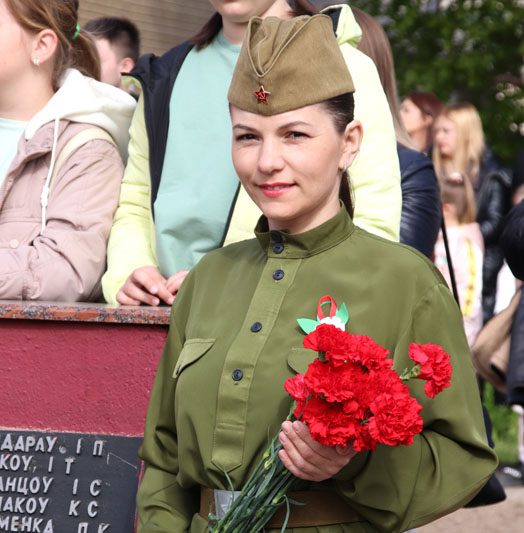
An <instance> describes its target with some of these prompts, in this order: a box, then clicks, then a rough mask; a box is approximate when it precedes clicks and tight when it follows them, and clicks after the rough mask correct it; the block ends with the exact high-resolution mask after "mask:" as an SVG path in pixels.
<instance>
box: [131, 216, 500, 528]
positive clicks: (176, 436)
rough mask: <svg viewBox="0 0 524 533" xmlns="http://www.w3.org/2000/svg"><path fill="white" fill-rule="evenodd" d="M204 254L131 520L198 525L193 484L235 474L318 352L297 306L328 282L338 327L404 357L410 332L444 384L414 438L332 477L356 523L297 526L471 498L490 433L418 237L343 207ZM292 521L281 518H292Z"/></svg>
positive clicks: (417, 512)
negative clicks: (307, 227) (407, 237)
mask: <svg viewBox="0 0 524 533" xmlns="http://www.w3.org/2000/svg"><path fill="white" fill-rule="evenodd" d="M256 236H257V238H256V239H253V240H251V241H244V242H241V243H237V244H233V245H231V246H228V247H225V248H222V249H219V250H216V251H214V252H212V253H210V254H208V255H206V256H205V257H204V258H203V259H202V260H201V262H200V263H199V264H198V266H197V267H196V268H195V269H194V270H193V271H192V272H191V273H190V274H189V276H188V278H187V279H186V281H185V283H184V286H183V288H182V290H181V291H180V293H179V295H178V297H177V299H176V302H175V306H174V308H173V315H172V322H171V328H170V332H169V336H168V339H167V343H166V347H165V350H164V354H163V357H162V360H161V362H160V366H159V369H158V374H157V377H156V381H155V384H154V388H153V391H152V395H151V400H150V405H149V410H148V415H147V421H146V429H145V437H144V444H143V446H142V449H141V456H142V458H143V459H144V461H145V463H146V469H145V474H144V478H143V481H142V484H141V486H140V489H139V494H138V513H139V531H140V532H141V533H145V532H148V533H153V532H166V533H167V532H170V533H177V532H183V531H190V532H192V533H193V532H203V531H205V529H206V521H205V520H204V519H203V518H202V517H200V516H199V515H198V510H199V495H200V491H199V486H200V485H204V486H207V487H212V488H220V489H227V488H229V486H228V481H227V478H226V475H225V472H227V474H228V476H229V478H230V479H231V480H232V482H233V485H234V487H235V488H236V489H239V488H241V487H242V484H243V483H244V482H245V481H246V479H247V477H248V475H249V473H250V471H251V470H252V469H253V468H254V466H255V465H256V463H257V462H258V460H259V459H260V455H261V453H262V452H263V450H264V449H265V447H266V445H267V443H268V440H269V438H270V437H272V436H273V435H274V434H275V433H276V432H277V431H278V430H279V427H280V424H281V422H282V421H283V420H284V419H285V418H286V416H287V415H288V413H289V410H290V406H291V400H290V398H289V397H288V396H287V394H286V392H285V391H284V387H283V384H284V381H285V380H286V379H287V378H289V377H291V376H293V375H294V374H295V373H296V372H304V371H305V370H306V367H307V364H308V363H309V362H310V361H311V360H312V359H313V358H314V357H315V353H314V352H313V351H311V350H305V349H303V348H301V346H302V340H303V338H304V334H303V333H302V332H301V330H300V329H299V327H298V325H297V322H296V318H302V317H309V318H314V316H315V311H316V305H317V302H318V300H319V298H320V297H322V296H323V295H326V294H328V295H330V296H332V297H333V298H334V299H335V300H336V302H337V303H338V304H339V305H342V303H345V304H346V305H347V307H348V310H349V322H348V324H347V329H348V330H349V331H350V332H352V333H357V334H365V335H369V336H371V337H373V338H374V339H375V340H376V341H377V342H378V343H380V344H381V345H383V346H384V347H386V348H387V349H388V350H390V352H391V354H392V356H393V358H394V365H395V368H396V370H397V371H401V370H402V369H404V368H405V367H410V366H412V363H411V361H410V360H409V358H408V355H407V354H408V346H409V344H410V343H411V342H417V343H426V342H432V343H437V344H440V345H442V346H443V347H444V349H445V350H446V351H447V352H448V353H450V354H451V360H452V365H453V378H452V382H451V387H450V388H448V389H446V390H445V391H444V392H442V393H441V394H440V395H439V396H437V397H436V398H434V399H432V400H429V399H428V398H427V397H426V396H425V394H424V392H423V385H424V382H422V381H419V380H413V381H410V382H409V384H410V388H411V391H412V394H413V395H414V396H416V397H417V399H418V401H419V402H420V403H421V405H422V406H423V407H424V409H423V411H422V415H423V418H424V431H423V432H422V433H421V434H420V435H418V436H416V437H415V442H414V444H413V445H412V446H409V447H405V446H401V447H395V448H393V447H386V446H379V447H378V448H377V450H376V451H375V452H372V453H371V452H368V453H360V454H357V456H356V457H355V458H354V459H353V460H352V461H351V462H350V463H349V465H348V466H347V467H345V468H344V469H343V470H342V471H341V472H340V473H339V474H338V475H337V476H335V478H333V480H332V481H331V483H332V485H333V486H334V488H335V489H336V490H337V491H338V492H340V493H341V494H342V495H343V496H345V497H346V498H347V503H348V506H350V507H351V508H352V509H354V510H355V511H356V512H357V513H358V514H359V515H360V516H361V517H362V521H360V522H357V523H352V524H340V525H330V526H317V527H312V528H300V529H295V530H294V531H300V532H301V533H305V532H322V533H324V532H330V533H331V532H333V533H335V532H357V531H377V530H378V531H388V532H393V531H402V530H405V529H408V528H412V527H416V526H418V525H421V524H423V523H427V522H429V521H432V520H434V519H436V518H438V517H439V516H441V515H443V514H446V513H448V512H450V511H452V510H454V509H456V508H458V507H461V506H462V505H463V504H464V503H465V502H467V501H468V500H469V499H470V498H471V496H472V495H473V494H474V493H475V492H476V491H477V490H478V489H479V488H480V487H481V486H482V484H483V483H484V482H485V481H486V480H487V478H488V477H489V476H490V474H491V473H492V472H493V470H494V469H495V467H496V465H497V459H496V456H495V454H494V453H493V451H492V450H491V449H490V448H489V446H488V445H487V442H486V436H485V430H484V425H483V419H482V414H481V407H480V401H479V394H478V389H477V385H476V381H475V377H474V374H473V370H472V365H471V361H470V354H469V349H468V345H467V342H466V338H465V335H464V331H463V327H462V320H461V316H460V311H459V309H458V307H457V305H456V303H455V301H454V300H453V298H452V296H451V294H450V292H449V290H448V288H447V286H446V285H445V282H444V280H443V278H442V277H441V276H440V274H439V273H438V272H437V271H436V269H435V268H433V266H432V264H431V263H429V262H428V261H427V260H426V259H425V258H424V257H423V256H422V255H421V254H419V253H417V252H416V251H415V250H413V249H411V248H409V247H406V246H403V245H399V244H395V243H391V242H389V241H386V240H383V239H381V238H379V237H375V236H373V235H371V234H369V233H367V232H365V231H363V230H361V229H359V228H357V227H355V226H354V225H353V223H352V221H351V219H350V218H349V216H348V215H347V213H346V211H345V210H344V209H341V211H340V212H339V213H338V215H336V216H335V217H334V218H333V219H331V220H329V221H327V222H326V223H324V224H323V225H321V226H319V227H317V228H315V229H313V230H311V231H308V232H306V233H303V234H299V235H291V234H288V233H286V232H276V231H271V232H270V231H267V222H266V221H265V219H261V221H260V223H259V225H258V228H257V233H256ZM290 531H291V530H290Z"/></svg>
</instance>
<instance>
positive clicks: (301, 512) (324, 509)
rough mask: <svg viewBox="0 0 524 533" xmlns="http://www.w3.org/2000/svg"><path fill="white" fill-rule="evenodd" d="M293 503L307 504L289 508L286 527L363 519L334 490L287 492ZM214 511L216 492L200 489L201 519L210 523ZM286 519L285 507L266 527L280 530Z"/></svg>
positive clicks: (341, 522) (324, 524) (344, 522)
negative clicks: (210, 516)
mask: <svg viewBox="0 0 524 533" xmlns="http://www.w3.org/2000/svg"><path fill="white" fill-rule="evenodd" d="M287 496H288V498H289V499H290V500H294V501H297V502H300V503H302V504H304V505H293V504H291V505H290V506H289V519H288V522H287V527H289V528H293V527H313V526H327V525H330V524H348V523H350V522H358V521H360V520H361V518H360V517H359V516H358V514H357V513H355V511H353V510H352V509H350V508H349V507H348V504H347V502H346V501H345V500H344V499H343V498H342V496H340V495H339V494H337V493H336V492H334V491H331V490H302V491H295V492H288V494H287ZM214 512H215V497H214V493H213V489H209V488H207V487H201V488H200V516H201V517H202V518H205V519H206V520H207V517H208V514H209V513H214ZM285 517H286V506H285V505H284V506H283V508H282V507H281V508H280V509H279V510H278V511H277V512H276V513H275V514H274V515H273V517H272V518H271V519H270V520H269V522H268V523H267V524H266V528H268V529H280V528H281V527H282V526H283V524H284V519H285Z"/></svg>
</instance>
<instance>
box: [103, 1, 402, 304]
mask: <svg viewBox="0 0 524 533" xmlns="http://www.w3.org/2000/svg"><path fill="white" fill-rule="evenodd" d="M333 9H339V10H340V16H339V21H338V27H337V31H336V35H337V41H338V43H339V45H340V49H341V51H342V54H343V56H344V58H345V60H346V63H347V65H348V68H349V70H350V72H351V75H352V78H353V82H354V84H355V118H356V119H357V120H360V121H361V122H362V125H363V128H364V138H363V141H362V145H361V148H360V153H359V155H358V156H357V158H356V159H355V161H354V162H353V164H352V166H351V168H350V172H349V173H350V180H351V185H352V190H353V194H354V205H355V215H354V222H355V224H357V225H358V226H360V227H361V228H364V229H366V230H368V231H370V232H371V233H374V234H375V235H379V236H381V237H385V238H388V239H390V240H395V241H398V235H399V226H400V211H401V207H402V194H401V189H400V170H399V164H398V156H397V150H396V140H395V132H394V128H393V121H392V118H391V112H390V110H389V106H388V102H387V100H386V96H385V94H384V91H383V89H382V85H381V83H380V79H379V77H378V73H377V69H376V67H375V65H374V63H373V61H372V60H371V59H370V58H369V57H367V56H366V55H364V54H363V53H362V52H360V51H359V50H357V49H356V48H355V46H356V45H357V43H358V42H359V40H360V37H361V35H362V33H361V31H360V27H359V26H358V24H357V22H356V21H355V18H354V16H353V13H352V11H351V8H350V7H349V6H347V5H345V4H344V5H339V6H332V7H329V8H327V9H326V10H324V12H327V11H330V10H333ZM166 112H167V111H166ZM129 133H130V137H131V140H130V143H129V159H128V164H127V167H126V171H125V174H124V179H123V182H122V188H121V194H120V202H119V207H118V209H117V212H116V215H115V219H114V223H113V228H112V230H111V235H110V238H109V244H108V254H107V262H108V268H107V272H106V273H105V274H104V277H103V278H102V288H103V291H104V297H105V298H106V300H107V301H108V302H109V303H112V304H116V303H117V302H116V294H117V292H118V290H119V289H120V287H122V285H123V284H124V282H125V281H126V279H127V278H128V276H129V275H130V274H131V273H132V272H133V270H135V269H136V268H139V267H142V266H146V265H153V266H158V261H157V258H156V252H155V231H154V222H153V215H152V212H151V180H150V174H149V164H148V161H149V146H148V139H147V133H146V126H145V117H144V103H143V100H142V98H141V99H140V100H139V102H138V105H137V108H136V111H135V114H134V117H133V121H132V123H131V128H130V132H129ZM260 214H261V213H260V210H259V209H258V207H257V206H256V205H255V204H254V203H253V202H252V201H251V199H250V198H249V196H248V195H247V193H246V192H245V190H244V189H243V188H242V187H241V188H240V192H239V194H238V197H237V199H236V203H235V206H234V209H233V214H232V217H231V221H230V224H229V228H228V231H227V235H226V240H225V244H230V243H233V242H238V241H242V240H245V239H250V238H252V237H253V228H254V227H255V224H256V222H257V220H258V217H259V216H260Z"/></svg>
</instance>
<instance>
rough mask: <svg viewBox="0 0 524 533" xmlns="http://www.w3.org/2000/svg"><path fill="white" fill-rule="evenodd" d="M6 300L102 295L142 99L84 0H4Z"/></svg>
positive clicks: (2, 248) (2, 272)
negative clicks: (109, 80)
mask: <svg viewBox="0 0 524 533" xmlns="http://www.w3.org/2000/svg"><path fill="white" fill-rule="evenodd" d="M0 53H1V55H2V57H3V60H2V62H1V64H0V140H1V144H2V150H1V151H0V299H11V300H48V301H76V300H84V301H86V300H96V299H98V298H100V296H101V291H100V279H101V277H102V274H103V272H104V269H105V263H106V246H107V239H108V236H109V230H110V228H111V223H112V220H113V215H114V212H115V209H116V206H117V203H118V196H119V191H120V183H121V180H122V175H123V169H124V167H123V163H122V157H125V155H126V149H127V142H128V134H127V128H128V127H129V123H130V120H131V116H132V114H133V110H134V107H135V103H134V100H133V99H132V98H131V97H130V96H129V95H127V94H125V93H123V92H122V91H119V90H117V89H115V88H113V87H109V86H107V85H105V84H102V83H100V82H99V81H96V79H97V78H98V77H99V72H100V67H99V63H98V56H97V53H96V48H95V46H94V44H93V42H92V41H91V39H90V37H89V36H88V35H87V34H86V33H85V32H84V31H83V30H81V29H80V26H79V25H78V1H77V0H50V1H48V2H39V1H37V0H0Z"/></svg>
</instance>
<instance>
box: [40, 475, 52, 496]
mask: <svg viewBox="0 0 524 533" xmlns="http://www.w3.org/2000/svg"><path fill="white" fill-rule="evenodd" d="M54 479H55V478H54V477H45V476H44V477H43V478H42V482H43V483H44V494H47V493H48V491H49V488H50V487H51V485H52V483H53V481H54Z"/></svg>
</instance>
